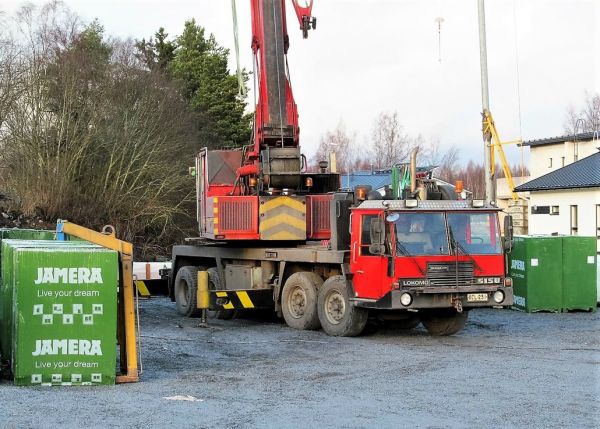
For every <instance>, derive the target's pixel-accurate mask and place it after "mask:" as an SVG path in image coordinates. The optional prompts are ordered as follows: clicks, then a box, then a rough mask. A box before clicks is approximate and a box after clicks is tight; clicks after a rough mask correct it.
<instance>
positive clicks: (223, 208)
mask: <svg viewBox="0 0 600 429" xmlns="http://www.w3.org/2000/svg"><path fill="white" fill-rule="evenodd" d="M253 205H254V204H253V201H240V200H234V201H219V229H220V230H221V231H223V232H225V231H252V229H253V222H252V220H253V219H254V217H255V216H256V214H255V213H254V210H253V208H254V207H253Z"/></svg>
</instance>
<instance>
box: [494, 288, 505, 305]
mask: <svg viewBox="0 0 600 429" xmlns="http://www.w3.org/2000/svg"><path fill="white" fill-rule="evenodd" d="M494 301H496V302H497V303H498V304H500V303H501V302H502V301H504V292H502V291H501V290H497V291H496V292H494Z"/></svg>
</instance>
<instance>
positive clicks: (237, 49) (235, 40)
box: [231, 0, 248, 97]
mask: <svg viewBox="0 0 600 429" xmlns="http://www.w3.org/2000/svg"><path fill="white" fill-rule="evenodd" d="M231 12H232V15H233V43H234V46H235V60H236V65H237V79H238V95H239V96H240V97H245V96H246V94H247V92H248V91H247V89H246V85H244V75H243V73H242V67H241V66H240V41H239V35H238V20H237V8H236V5H235V0H231Z"/></svg>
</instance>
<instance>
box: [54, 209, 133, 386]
mask: <svg viewBox="0 0 600 429" xmlns="http://www.w3.org/2000/svg"><path fill="white" fill-rule="evenodd" d="M56 232H57V233H58V234H61V233H63V234H68V235H72V236H73V237H78V238H81V239H83V240H86V241H89V242H90V243H94V244H98V245H100V246H102V247H106V248H107V249H111V250H116V251H117V252H119V261H120V264H121V270H120V271H121V272H120V279H121V280H120V283H121V287H122V291H123V302H122V305H120V306H119V311H120V312H121V314H120V317H119V319H118V320H119V322H118V323H119V328H120V333H119V344H120V345H121V356H120V363H121V371H122V374H119V375H117V383H134V382H137V381H139V373H138V355H137V341H136V320H135V317H136V316H135V311H134V302H133V245H132V244H131V243H129V242H127V241H123V240H119V239H118V238H117V237H116V234H115V229H114V228H113V227H111V226H105V227H104V229H103V231H102V232H98V231H94V230H91V229H88V228H85V227H83V226H80V225H77V224H74V223H71V222H69V221H66V220H59V221H58V222H57V225H56Z"/></svg>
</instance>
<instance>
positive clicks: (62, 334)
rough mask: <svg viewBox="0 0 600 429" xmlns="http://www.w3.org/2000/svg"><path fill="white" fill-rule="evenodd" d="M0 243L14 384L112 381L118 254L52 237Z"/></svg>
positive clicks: (75, 383) (113, 373) (114, 358)
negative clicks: (8, 298) (9, 291)
mask: <svg viewBox="0 0 600 429" xmlns="http://www.w3.org/2000/svg"><path fill="white" fill-rule="evenodd" d="M2 247H3V255H2V259H3V262H4V264H3V266H2V273H3V274H8V279H7V278H6V277H4V276H3V281H2V283H3V288H11V289H12V294H10V295H12V296H11V301H12V311H11V312H10V313H9V314H8V316H9V317H7V315H6V314H4V318H3V321H6V320H7V319H10V320H9V321H10V327H9V330H10V333H9V337H8V345H9V357H10V363H11V367H12V373H13V375H14V379H15V384H17V385H71V384H73V385H85V384H113V383H114V379H115V361H116V325H117V276H118V254H117V253H116V252H114V251H111V250H106V249H102V248H99V247H98V246H93V245H87V244H85V243H79V244H71V243H64V242H56V241H55V242H51V243H48V242H46V243H44V242H41V241H39V242H37V243H32V242H28V243H22V242H21V243H19V242H18V241H12V240H5V241H4V242H3V245H2ZM9 273H12V274H9ZM6 295H8V294H5V295H4V296H5V297H6ZM5 344H6V341H5ZM3 354H4V353H3Z"/></svg>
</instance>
